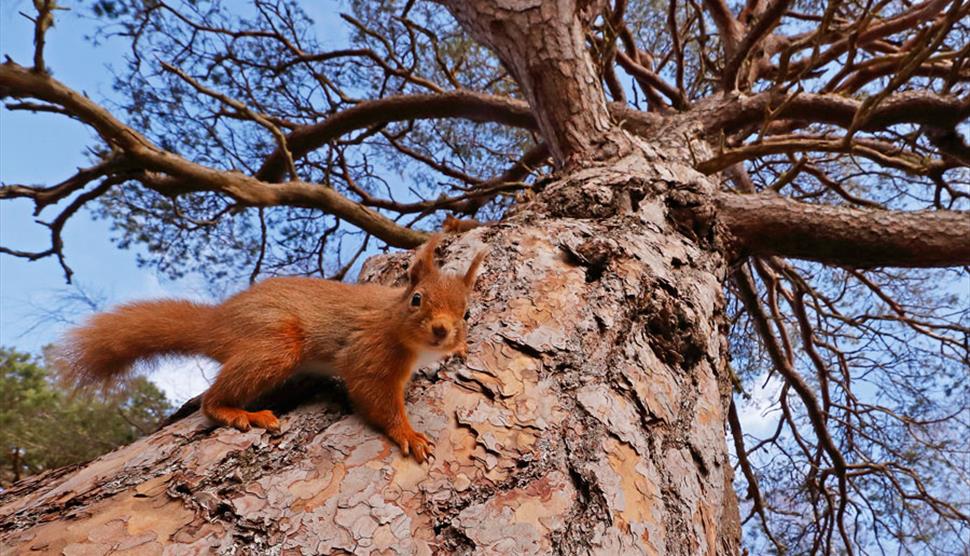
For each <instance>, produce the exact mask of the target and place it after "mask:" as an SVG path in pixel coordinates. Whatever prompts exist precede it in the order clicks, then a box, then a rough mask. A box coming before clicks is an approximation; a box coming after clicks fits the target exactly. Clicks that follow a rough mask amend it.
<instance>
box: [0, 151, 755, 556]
mask: <svg viewBox="0 0 970 556" xmlns="http://www.w3.org/2000/svg"><path fill="white" fill-rule="evenodd" d="M672 136H673V135H672ZM681 136H682V135H681ZM671 143H672V144H670V145H666V146H664V145H660V144H659V143H658V144H655V145H652V146H645V145H640V148H638V149H636V150H635V151H634V152H633V153H631V154H630V155H628V156H626V157H624V158H622V159H621V160H619V161H618V162H616V163H615V164H613V165H610V166H607V167H594V168H587V169H584V170H578V171H574V172H570V173H564V174H562V175H561V176H560V177H558V178H556V179H553V180H550V181H549V182H548V183H546V184H545V185H544V186H543V190H542V191H541V193H539V195H537V197H536V198H535V200H534V201H532V202H531V203H530V204H529V205H526V206H524V207H523V208H522V210H520V211H519V212H518V213H517V214H516V215H515V216H513V217H511V218H508V219H507V220H505V221H502V222H500V223H497V224H494V225H489V226H484V227H480V228H477V229H475V230H473V231H471V232H468V233H465V234H463V235H461V236H459V237H457V238H456V239H454V240H453V241H450V242H446V244H445V246H444V247H443V251H444V253H442V255H443V260H446V261H448V266H452V265H454V266H455V267H456V268H457V267H458V266H461V265H463V264H467V259H469V258H470V257H471V256H472V254H473V253H474V252H476V251H477V250H478V249H480V248H482V247H483V246H484V247H485V248H486V249H487V250H488V253H489V255H488V258H487V259H486V263H485V265H484V270H483V273H482V275H481V278H480V279H479V282H478V285H477V287H476V292H475V295H474V299H473V301H472V305H471V310H470V313H471V316H470V333H469V340H470V345H469V354H468V357H467V359H466V360H464V361H461V360H458V359H452V360H449V361H447V362H445V363H443V364H441V365H440V366H438V367H436V368H431V369H426V370H424V371H422V372H420V373H419V374H418V375H416V376H415V378H414V380H413V381H412V384H411V386H410V388H409V393H408V411H409V413H410V415H411V417H412V421H413V422H414V425H415V428H416V429H417V430H421V431H423V432H425V433H426V434H427V435H428V436H429V437H430V438H432V439H433V440H434V442H435V443H436V445H437V447H436V450H435V459H434V461H433V462H431V463H430V465H424V466H422V465H418V464H417V463H415V462H414V461H413V460H411V459H409V458H403V457H401V454H400V453H399V451H398V450H397V448H395V447H394V446H393V445H392V444H390V443H389V442H388V440H387V439H386V438H385V437H384V436H382V435H381V434H380V433H378V432H377V431H375V430H373V429H371V428H369V427H368V426H366V425H365V424H363V423H362V422H361V421H360V419H358V418H357V417H356V416H354V415H353V414H352V412H350V411H349V408H348V407H347V404H346V401H345V399H344V398H343V397H342V396H341V394H340V388H339V385H336V384H333V383H323V384H316V385H314V386H313V388H314V389H315V390H316V393H315V395H309V394H308V395H307V396H306V397H307V398H309V399H305V400H299V399H293V396H294V391H298V392H307V391H308V390H309V389H310V387H309V386H308V385H307V384H305V383H304V384H302V385H301V386H300V387H298V388H294V387H293V385H289V387H288V388H285V389H284V391H286V392H288V394H287V395H288V396H289V397H290V399H289V400H288V405H290V406H293V405H295V408H293V409H292V410H290V411H288V412H286V413H285V414H284V415H283V417H282V421H283V431H282V433H281V434H279V435H278V436H272V435H270V434H268V433H266V432H264V431H262V430H256V429H254V430H252V431H249V432H247V433H241V432H238V431H236V430H231V429H227V428H216V429H213V428H212V427H211V426H209V425H208V424H207V423H206V422H205V420H204V418H203V417H201V416H200V415H199V414H198V413H194V414H192V415H190V416H188V417H186V418H184V419H181V420H178V421H176V422H175V423H173V424H171V425H169V426H167V427H165V428H163V429H162V430H160V431H158V432H157V433H155V434H153V435H151V436H149V437H146V438H143V439H141V440H139V441H138V442H136V443H134V444H132V445H130V446H127V447H124V448H121V449H119V450H116V451H114V452H112V453H110V454H108V455H105V456H103V457H101V458H99V459H97V460H95V461H94V462H91V463H90V464H87V465H84V466H82V467H79V468H77V469H67V470H59V471H55V472H52V473H48V474H46V475H42V476H39V477H37V478H34V479H31V480H29V481H27V482H25V483H21V484H20V485H18V486H17V487H16V488H14V489H13V490H11V491H8V492H6V493H4V495H3V496H2V498H0V504H2V505H0V522H2V524H3V525H2V526H0V528H2V529H0V543H2V546H3V547H4V551H5V552H6V551H12V552H15V553H20V552H29V551H40V552H47V553H67V554H69V553H77V552H84V553H107V552H109V551H120V552H124V551H128V552H130V553H137V554H151V553H162V552H166V553H176V552H179V551H200V552H208V551H212V552H217V553H226V554H265V553H272V552H274V551H279V552H280V553H283V554H331V553H348V552H349V553H354V554H369V553H379V554H449V553H467V554H470V553H502V554H550V553H563V554H578V553H587V552H589V551H591V552H593V553H599V554H685V555H687V554H735V553H737V551H738V541H739V523H738V508H737V501H736V497H735V494H734V490H733V488H732V486H731V480H732V471H731V466H730V464H729V461H728V456H727V448H726V443H725V435H724V423H725V415H726V412H727V404H728V403H729V389H730V380H729V378H728V376H727V371H726V368H727V367H726V360H725V347H724V344H725V339H724V335H723V334H724V327H723V324H724V302H723V299H722V294H721V283H722V282H723V279H724V274H725V265H724V262H723V260H722V258H721V256H720V255H719V254H718V250H717V249H715V247H716V246H715V245H713V244H712V239H711V238H713V237H714V234H713V229H712V228H711V227H710V224H709V223H705V222H702V221H700V220H699V219H698V218H696V215H697V214H699V213H703V212H704V211H702V210H697V207H693V208H692V210H691V211H690V212H689V214H690V215H692V218H689V219H685V218H683V215H684V214H687V213H685V211H684V210H683V207H682V205H683V204H684V199H693V198H702V197H704V196H709V195H710V193H711V192H712V190H713V187H714V184H713V182H712V181H710V180H708V179H707V178H705V177H704V176H703V175H701V174H699V173H697V172H696V171H694V170H693V169H691V167H690V163H689V162H690V161H689V156H690V155H689V152H688V151H689V150H690V149H687V148H686V146H684V145H680V146H676V145H674V144H673V143H674V142H671ZM692 148H693V149H702V148H703V145H701V144H700V143H698V144H696V145H694V146H692ZM408 260H409V256H408V255H407V254H396V255H391V256H384V257H378V258H375V259H372V260H370V261H369V262H368V263H367V264H366V265H365V268H364V271H363V273H362V279H363V280H377V281H384V282H394V281H401V280H405V279H406V278H405V275H406V271H405V266H406V264H407V261H408ZM448 266H446V269H448ZM451 270H454V269H451ZM298 396H299V394H297V397H298Z"/></svg>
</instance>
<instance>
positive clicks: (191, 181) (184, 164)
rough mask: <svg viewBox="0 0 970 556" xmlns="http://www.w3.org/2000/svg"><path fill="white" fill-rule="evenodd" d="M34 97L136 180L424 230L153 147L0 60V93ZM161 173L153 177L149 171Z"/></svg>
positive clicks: (83, 100)
mask: <svg viewBox="0 0 970 556" xmlns="http://www.w3.org/2000/svg"><path fill="white" fill-rule="evenodd" d="M6 96H12V97H17V98H24V97H29V98H35V99H39V100H44V101H46V102H49V103H53V104H57V105H60V106H63V107H64V108H65V110H67V111H68V112H70V113H72V114H74V115H75V116H76V117H77V118H78V119H80V120H81V121H83V122H84V123H86V124H87V125H89V126H91V127H93V128H94V129H95V130H96V131H97V132H98V134H99V135H100V136H101V137H102V138H103V139H104V140H105V141H106V142H108V143H109V144H110V145H111V146H113V147H116V148H118V149H120V150H121V151H123V152H124V153H125V155H126V157H127V159H128V160H129V161H130V162H132V163H133V166H134V167H136V168H143V169H144V170H146V171H147V172H145V173H144V175H143V176H141V177H139V178H138V179H139V181H141V182H142V183H144V184H146V185H148V186H149V187H152V188H153V189H155V190H157V191H159V192H161V193H164V194H171V195H177V194H180V193H187V192H192V191H213V192H218V193H222V194H225V195H228V196H230V197H232V198H233V199H235V200H237V201H239V202H240V203H242V204H245V205H249V206H257V207H261V206H270V205H288V206H296V207H304V208H314V209H319V210H322V211H324V212H327V213H329V214H333V215H334V216H336V217H338V218H341V219H343V220H346V221H347V222H349V223H350V224H353V225H355V226H357V227H358V228H360V229H362V230H364V231H366V232H368V233H370V234H372V235H374V236H376V237H378V238H380V239H382V240H383V241H385V242H386V243H387V244H388V245H391V246H394V247H408V248H410V247H416V246H417V245H420V244H421V243H423V242H424V241H425V239H426V236H427V234H425V233H424V232H420V231H416V230H411V229H409V228H405V227H403V226H400V225H398V224H397V223H395V222H394V221H393V220H391V219H390V218H387V217H386V216H384V215H382V214H380V213H379V212H375V211H373V210H371V209H369V208H367V207H365V206H363V205H360V204H358V203H355V202H354V201H351V200H350V199H348V198H346V197H344V196H343V195H341V194H340V193H338V192H336V191H334V190H333V189H330V188H328V187H325V186H321V185H317V184H312V183H306V182H299V181H293V182H288V183H285V184H272V183H267V182H266V181H264V180H260V179H258V178H254V177H251V176H247V175H245V174H242V173H240V172H232V171H223V170H216V169H214V168H209V167H206V166H203V165H201V164H196V163H194V162H191V161H189V160H186V159H184V158H182V157H180V156H178V155H176V154H174V153H171V152H168V151H165V150H163V149H161V148H159V147H157V146H155V145H154V144H153V143H152V142H151V141H150V140H148V139H147V138H146V137H144V136H143V135H141V134H140V133H138V132H137V131H135V130H134V129H132V128H130V127H128V126H127V125H125V124H124V123H122V122H121V121H119V120H118V119H116V118H115V117H114V116H113V115H112V114H111V113H109V112H108V111H107V110H105V109H104V108H103V107H101V106H99V105H98V104H97V103H95V102H93V101H92V100H91V99H89V98H88V97H86V96H84V95H81V94H78V93H77V92H75V91H74V90H72V89H70V88H69V87H67V86H65V85H64V84H62V83H61V82H59V81H57V80H56V79H54V78H52V77H50V76H49V75H46V74H40V73H35V72H32V71H30V70H28V69H26V68H24V67H22V66H20V65H18V64H15V63H13V62H12V61H8V62H6V63H4V64H2V65H0V97H6ZM153 171H154V172H162V173H164V174H167V175H168V176H169V178H166V177H164V176H156V175H153V174H152V173H151V172H153Z"/></svg>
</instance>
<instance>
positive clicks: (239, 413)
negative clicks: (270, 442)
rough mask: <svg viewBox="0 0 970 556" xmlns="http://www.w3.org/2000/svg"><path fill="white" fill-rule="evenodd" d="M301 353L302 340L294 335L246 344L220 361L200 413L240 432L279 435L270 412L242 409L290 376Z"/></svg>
mask: <svg viewBox="0 0 970 556" xmlns="http://www.w3.org/2000/svg"><path fill="white" fill-rule="evenodd" d="M302 352H303V345H302V340H301V339H300V338H299V337H294V336H293V335H288V334H280V335H278V334H273V335H271V336H267V337H265V338H262V339H260V340H250V341H248V342H247V345H246V346H245V348H244V349H242V350H240V351H237V352H236V355H234V356H232V357H230V358H229V359H228V360H226V361H224V362H223V364H222V369H221V370H220V371H219V376H218V377H216V380H215V382H214V383H213V384H212V386H210V387H209V390H207V391H206V393H205V394H204V395H203V396H202V412H203V413H205V415H206V416H207V417H209V418H210V419H212V420H213V421H216V422H218V423H221V424H223V425H228V426H230V427H235V428H237V429H239V430H241V431H248V430H249V429H250V428H251V427H259V428H263V429H267V430H269V431H271V432H278V431H279V429H280V422H279V419H277V418H276V415H274V414H273V412H272V411H269V410H263V411H246V410H245V409H243V407H244V406H245V405H246V404H248V403H249V402H251V401H253V400H254V399H256V398H257V397H259V395H260V394H263V393H265V392H268V391H269V390H272V389H273V388H275V387H276V386H279V385H280V384H282V383H283V381H285V380H286V379H287V378H288V377H289V376H290V375H292V374H293V372H294V370H295V369H296V367H297V366H298V365H299V363H300V359H301V357H302Z"/></svg>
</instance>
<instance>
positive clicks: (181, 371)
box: [147, 357, 219, 408]
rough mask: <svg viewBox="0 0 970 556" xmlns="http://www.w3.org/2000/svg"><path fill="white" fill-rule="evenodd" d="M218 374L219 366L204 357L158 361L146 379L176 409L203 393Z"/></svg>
mask: <svg viewBox="0 0 970 556" xmlns="http://www.w3.org/2000/svg"><path fill="white" fill-rule="evenodd" d="M218 372H219V364H218V363H216V362H215V361H212V360H211V359H207V358H205V357H181V358H169V359H164V360H161V361H159V362H158V363H157V364H156V365H154V368H152V370H151V371H149V372H148V373H147V376H148V378H149V379H150V380H151V381H152V382H154V383H155V384H156V385H158V387H159V388H161V389H162V391H163V392H165V395H166V396H167V397H168V399H169V401H171V402H172V405H173V406H175V407H176V408H178V407H179V406H181V405H182V404H183V403H185V402H186V401H188V400H189V399H190V398H193V397H195V396H197V395H199V394H201V393H202V392H204V391H205V390H206V389H207V388H208V387H209V385H210V384H211V383H212V380H214V379H215V377H216V374H218Z"/></svg>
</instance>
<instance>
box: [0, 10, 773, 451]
mask: <svg viewBox="0 0 970 556" xmlns="http://www.w3.org/2000/svg"><path fill="white" fill-rule="evenodd" d="M65 4H67V3H66V2H65ZM68 5H69V4H68ZM308 6H309V7H310V10H309V11H310V12H311V15H312V16H314V17H315V18H316V20H317V21H318V22H320V21H327V20H330V19H335V16H336V12H337V10H335V9H333V6H334V5H333V4H330V3H327V4H326V5H325V4H324V3H320V4H314V3H309V4H308ZM328 6H329V7H328ZM31 9H32V4H31V2H29V1H25V0H22V1H13V2H11V1H7V0H4V1H3V2H2V3H0V52H2V54H5V55H9V56H11V57H12V58H13V59H14V60H15V61H17V62H19V63H21V64H28V63H30V60H31V57H32V53H33V35H32V33H33V27H32V24H31V23H30V22H29V21H27V20H26V19H25V18H23V17H22V16H20V15H19V14H18V12H19V11H29V10H31ZM314 12H315V13H314ZM94 26H95V22H94V21H93V20H91V19H89V18H87V17H84V14H83V13H79V11H77V10H74V11H69V12H60V13H59V14H58V20H57V25H56V27H55V28H54V29H53V30H51V32H49V33H48V44H47V48H46V59H47V64H48V66H49V67H50V68H51V69H52V70H53V72H54V75H55V76H56V77H57V78H58V79H59V80H61V81H63V82H64V83H66V84H67V85H68V86H70V87H74V88H76V89H79V90H82V91H85V92H86V93H87V94H88V95H89V96H91V97H92V98H94V99H96V100H98V101H104V100H106V99H109V100H110V99H111V95H112V91H111V72H110V71H109V66H111V65H116V66H117V65H120V64H121V62H122V56H123V53H124V50H125V48H126V47H127V43H126V42H125V41H124V40H117V39H116V40H113V41H107V42H105V43H103V44H101V45H99V46H97V47H94V46H92V45H91V44H90V43H89V42H88V41H87V40H85V38H84V36H85V35H86V34H89V33H91V32H92V31H93V30H94ZM338 29H339V31H338ZM343 29H344V28H343V26H342V25H339V24H335V25H328V31H329V32H328V33H326V34H324V35H325V36H324V37H322V39H323V40H324V42H325V43H330V44H331V45H336V44H337V43H339V42H342V41H343V40H344V38H345V37H344V35H345V31H344V30H343ZM328 39H329V40H328ZM95 144H97V142H96V141H95V139H94V137H93V135H92V133H91V132H90V131H88V130H87V128H85V127H84V126H83V125H81V124H79V123H77V122H74V121H72V120H69V119H67V118H64V117H59V116H56V115H50V114H30V113H22V112H10V111H8V110H0V180H2V181H3V183H5V184H6V183H25V184H46V185H50V184H54V183H57V182H59V181H61V180H63V179H65V178H67V177H68V176H70V175H71V174H73V173H74V171H75V170H76V168H77V167H78V166H84V165H86V164H87V159H86V158H85V156H84V149H85V147H86V146H88V145H95ZM56 210H57V207H48V209H47V210H45V212H43V213H41V215H40V218H41V219H45V220H49V219H51V218H53V217H54V215H55V214H56V213H55V211H56ZM32 212H33V206H32V204H31V203H29V202H26V201H12V202H11V201H4V202H2V203H0V244H2V245H5V246H10V247H14V248H18V249H31V250H33V249H44V248H46V247H47V245H48V243H47V242H48V241H49V235H48V234H47V231H46V228H44V227H42V226H40V225H38V224H36V223H35V222H34V218H33V216H32ZM111 237H112V233H111V230H110V228H109V224H108V223H107V222H104V221H98V220H95V219H93V218H92V216H91V214H90V213H88V212H82V213H80V214H78V215H77V216H75V217H74V218H73V219H71V220H70V222H69V223H68V224H67V227H66V228H65V231H64V239H65V247H64V251H65V254H66V256H67V262H68V264H69V265H70V266H71V267H72V269H73V270H74V280H75V282H77V283H78V284H80V285H81V286H83V287H84V288H85V289H86V290H88V291H90V292H92V293H94V294H97V295H100V296H103V298H104V302H105V305H106V306H111V305H115V304H117V303H122V302H125V301H132V300H136V299H146V298H158V297H191V298H195V299H200V300H204V299H207V297H206V293H205V292H206V291H207V290H206V288H205V287H204V284H202V283H201V282H200V279H199V278H198V277H197V276H188V277H186V278H185V279H182V280H178V281H171V280H168V279H167V278H164V277H161V276H160V275H159V274H158V273H157V272H155V271H154V270H153V269H150V268H139V267H138V265H137V264H136V262H135V255H136V253H137V248H136V249H135V250H122V249H118V248H116V247H115V246H114V245H113V244H112V243H111V240H110V238H111ZM243 286H244V285H243V284H240V285H239V287H243ZM66 288H67V286H66V284H65V282H64V275H63V272H62V271H61V268H60V266H59V265H58V264H57V261H56V260H54V259H53V258H48V259H42V260H39V261H35V262H29V261H26V260H23V259H17V258H13V257H10V256H6V255H0V345H3V346H8V347H11V346H12V347H16V348H17V349H20V350H23V351H30V352H33V353H39V352H40V349H41V348H42V347H43V346H45V345H47V344H50V343H54V342H56V341H57V339H58V337H59V336H60V335H61V334H62V333H63V332H64V330H65V329H66V328H67V326H68V323H65V322H47V323H44V324H42V325H39V326H36V325H37V323H38V321H39V320H41V318H42V316H43V314H44V312H45V311H47V310H49V309H51V308H52V307H55V306H58V305H60V304H61V303H62V301H61V300H62V299H63V297H64V294H65V291H66ZM88 314H90V310H88V309H86V308H83V307H80V306H75V307H73V310H68V311H66V313H65V314H64V315H63V316H65V317H67V319H68V320H72V321H75V322H78V321H81V320H83V319H84V317H85V316H87V315H88ZM216 371H217V368H216V366H215V365H214V364H213V363H211V362H208V361H206V360H204V359H197V360H196V359H190V360H182V361H174V362H164V363H162V364H160V365H158V366H157V367H156V368H155V369H154V371H153V373H152V375H151V378H152V380H154V381H155V382H156V383H157V384H159V386H161V387H162V389H164V390H165V391H166V393H167V394H168V396H169V397H170V398H172V399H173V400H175V401H176V402H181V401H184V400H185V399H188V398H190V397H192V396H194V395H196V394H198V393H200V392H202V391H203V390H204V389H205V388H206V386H207V384H208V381H207V378H212V377H214V376H215V373H216ZM759 385H760V382H759ZM776 390H777V385H776V384H769V385H768V386H767V388H755V390H754V394H755V397H754V399H753V400H752V401H751V402H749V403H748V404H745V406H747V407H745V408H744V409H745V410H742V412H741V418H742V421H743V422H744V425H745V430H747V431H749V432H753V433H755V434H757V433H758V432H761V431H763V430H764V431H766V430H768V429H770V428H771V426H772V423H771V421H772V420H771V419H767V418H766V416H765V415H764V414H763V413H762V412H763V411H764V410H765V409H766V407H765V406H767V404H768V401H769V399H770V396H771V395H772V394H774V393H775V392H776Z"/></svg>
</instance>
